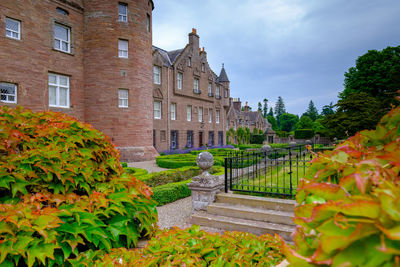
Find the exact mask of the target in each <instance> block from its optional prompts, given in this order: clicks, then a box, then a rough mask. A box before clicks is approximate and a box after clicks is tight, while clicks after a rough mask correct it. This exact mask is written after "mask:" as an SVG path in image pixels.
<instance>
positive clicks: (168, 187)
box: [138, 166, 224, 206]
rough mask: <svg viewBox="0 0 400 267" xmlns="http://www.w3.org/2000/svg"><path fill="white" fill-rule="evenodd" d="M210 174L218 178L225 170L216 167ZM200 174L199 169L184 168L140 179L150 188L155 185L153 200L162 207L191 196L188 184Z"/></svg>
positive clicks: (151, 174)
mask: <svg viewBox="0 0 400 267" xmlns="http://www.w3.org/2000/svg"><path fill="white" fill-rule="evenodd" d="M210 173H211V174H213V175H216V176H219V175H222V174H224V168H223V167H220V166H218V167H217V166H214V167H213V168H212V170H211V171H210ZM199 174H200V169H199V167H183V168H179V169H176V170H168V171H162V172H158V173H150V174H148V175H145V176H142V177H139V178H138V179H140V180H142V181H143V182H144V183H145V184H147V185H149V186H152V185H154V187H152V191H153V195H152V199H153V200H155V201H157V202H158V206H162V205H165V204H168V203H171V202H174V201H177V200H179V199H181V198H185V197H188V196H190V195H191V191H190V189H189V188H188V187H187V184H188V183H190V182H191V181H192V179H191V178H192V177H194V176H196V175H199ZM186 178H189V179H186ZM173 181H175V182H173ZM155 185H157V186H155Z"/></svg>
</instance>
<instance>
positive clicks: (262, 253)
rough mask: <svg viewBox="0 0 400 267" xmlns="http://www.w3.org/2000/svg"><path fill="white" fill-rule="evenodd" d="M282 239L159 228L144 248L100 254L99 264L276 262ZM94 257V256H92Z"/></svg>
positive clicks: (266, 264)
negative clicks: (163, 229)
mask: <svg viewBox="0 0 400 267" xmlns="http://www.w3.org/2000/svg"><path fill="white" fill-rule="evenodd" d="M279 245H280V241H279V240H278V238H276V237H273V236H271V235H261V236H258V237H257V236H255V235H253V234H249V233H242V232H225V233H224V234H222V235H221V234H218V233H207V232H204V231H201V230H200V229H199V227H198V226H192V227H191V228H189V229H186V230H181V229H179V228H174V229H171V230H167V231H162V232H159V233H158V235H157V238H153V239H152V240H151V241H150V242H149V243H148V245H147V246H146V247H144V248H143V249H140V250H126V249H114V250H113V251H112V252H111V253H110V254H107V255H104V256H101V257H99V256H97V259H95V260H96V261H95V264H96V265H98V266H114V265H118V264H121V263H122V264H124V265H129V266H276V265H277V264H278V263H279V262H281V261H282V259H283V255H282V254H281V253H280V250H279ZM92 259H93V256H92Z"/></svg>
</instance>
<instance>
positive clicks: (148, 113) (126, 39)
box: [83, 0, 157, 161]
mask: <svg viewBox="0 0 400 267" xmlns="http://www.w3.org/2000/svg"><path fill="white" fill-rule="evenodd" d="M153 8H154V5H153V1H152V0H124V1H123V2H121V1H118V0H84V10H85V12H84V25H85V28H84V58H83V61H84V89H85V121H86V122H88V123H90V124H92V125H93V126H94V127H95V128H97V129H101V130H102V131H103V132H104V133H105V134H106V135H108V136H110V137H111V138H112V142H113V143H114V144H115V145H116V146H117V147H118V149H119V150H120V151H121V158H122V160H124V161H138V160H149V159H153V158H154V156H155V155H156V154H157V152H156V151H155V149H154V147H153V146H152V130H153V110H152V106H153V99H152V27H151V15H152V10H153Z"/></svg>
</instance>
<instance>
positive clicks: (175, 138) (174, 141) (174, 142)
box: [171, 131, 178, 149]
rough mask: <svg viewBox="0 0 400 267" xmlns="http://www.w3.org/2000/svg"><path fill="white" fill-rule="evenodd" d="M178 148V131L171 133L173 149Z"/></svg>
mask: <svg viewBox="0 0 400 267" xmlns="http://www.w3.org/2000/svg"><path fill="white" fill-rule="evenodd" d="M177 148H178V131H171V149H177Z"/></svg>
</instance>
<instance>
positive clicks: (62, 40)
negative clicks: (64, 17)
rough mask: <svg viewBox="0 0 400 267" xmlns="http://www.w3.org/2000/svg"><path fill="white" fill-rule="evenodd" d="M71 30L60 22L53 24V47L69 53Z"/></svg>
mask: <svg viewBox="0 0 400 267" xmlns="http://www.w3.org/2000/svg"><path fill="white" fill-rule="evenodd" d="M70 35H71V30H70V28H68V27H65V26H62V25H60V24H54V49H55V50H59V51H63V52H66V53H70V51H71V41H70Z"/></svg>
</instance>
